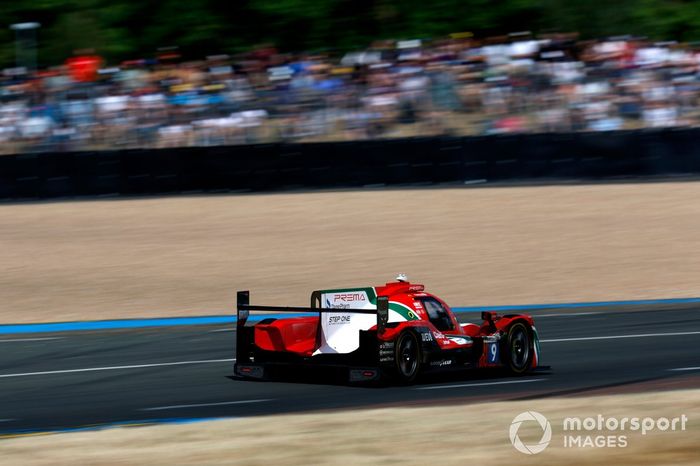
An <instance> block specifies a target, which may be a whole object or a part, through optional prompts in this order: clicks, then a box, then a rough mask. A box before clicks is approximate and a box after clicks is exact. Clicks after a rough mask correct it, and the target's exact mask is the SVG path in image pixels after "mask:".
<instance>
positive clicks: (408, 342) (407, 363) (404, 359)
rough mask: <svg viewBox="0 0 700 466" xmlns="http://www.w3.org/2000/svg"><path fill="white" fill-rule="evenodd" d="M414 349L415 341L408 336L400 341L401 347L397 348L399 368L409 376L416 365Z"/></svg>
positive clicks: (415, 348)
mask: <svg viewBox="0 0 700 466" xmlns="http://www.w3.org/2000/svg"><path fill="white" fill-rule="evenodd" d="M416 350H417V346H416V341H415V340H414V339H413V338H411V337H410V336H409V337H406V338H404V339H403V340H402V341H401V348H400V349H399V369H400V370H401V373H402V374H403V375H404V376H408V377H410V376H411V375H413V373H414V372H415V371H416V368H417V367H418V358H417V355H416V353H417V351H416Z"/></svg>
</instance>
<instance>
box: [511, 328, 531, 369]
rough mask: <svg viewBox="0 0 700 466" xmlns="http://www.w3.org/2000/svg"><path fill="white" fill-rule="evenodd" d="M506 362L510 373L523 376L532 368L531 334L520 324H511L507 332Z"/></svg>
mask: <svg viewBox="0 0 700 466" xmlns="http://www.w3.org/2000/svg"><path fill="white" fill-rule="evenodd" d="M506 344H507V348H506V349H507V353H506V354H507V357H508V359H507V361H505V362H506V364H507V366H508V368H509V369H510V370H511V372H513V373H515V374H523V373H525V372H527V370H528V369H530V367H531V366H532V355H533V345H532V333H531V332H530V329H529V328H528V326H527V325H525V324H524V323H522V322H517V323H515V324H513V325H512V326H511V327H510V329H509V330H508V338H507V339H506Z"/></svg>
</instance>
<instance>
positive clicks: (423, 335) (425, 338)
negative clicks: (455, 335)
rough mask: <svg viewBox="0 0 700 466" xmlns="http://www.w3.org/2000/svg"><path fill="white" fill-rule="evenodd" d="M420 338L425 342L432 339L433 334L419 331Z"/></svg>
mask: <svg viewBox="0 0 700 466" xmlns="http://www.w3.org/2000/svg"><path fill="white" fill-rule="evenodd" d="M421 338H422V339H423V341H426V342H428V341H433V335H431V333H430V332H425V333H421Z"/></svg>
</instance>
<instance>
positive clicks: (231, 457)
mask: <svg viewBox="0 0 700 466" xmlns="http://www.w3.org/2000/svg"><path fill="white" fill-rule="evenodd" d="M530 410H534V411H538V412H540V413H542V414H543V415H545V416H546V417H547V418H548V420H549V421H550V423H551V426H552V441H551V443H550V445H549V447H548V448H547V449H545V450H544V451H543V452H541V453H539V454H537V455H532V456H528V455H525V454H522V453H519V452H517V451H516V450H515V449H514V448H513V447H512V446H511V443H510V440H509V436H508V430H509V427H510V424H511V422H512V420H513V418H514V417H515V416H516V415H517V414H519V413H521V412H523V411H530ZM598 414H603V415H604V416H605V418H609V417H618V418H621V417H625V416H628V417H635V416H636V417H640V418H644V417H652V418H659V417H666V418H673V417H677V416H681V415H682V414H685V415H686V416H687V417H688V419H689V420H688V422H687V424H686V430H685V431H681V430H676V431H671V430H667V431H665V432H663V431H659V430H655V431H652V432H650V433H649V432H648V433H646V435H642V434H641V433H640V432H635V431H628V432H624V435H626V436H627V439H626V442H627V446H626V447H624V448H620V447H615V448H612V447H603V448H596V447H586V448H565V447H564V434H565V432H564V431H563V427H562V424H563V419H564V418H566V417H580V418H582V419H583V418H586V417H596V416H597V415H598ZM677 429H680V424H677ZM518 434H519V435H520V436H521V439H522V440H523V441H524V442H526V443H532V442H537V441H538V440H539V438H540V437H541V436H542V431H541V430H536V429H529V428H527V425H526V424H523V428H521V431H519V432H518ZM599 434H601V435H622V434H623V432H620V431H616V432H607V431H602V432H598V431H595V432H593V431H591V432H583V433H582V435H584V436H585V435H593V436H597V435H599ZM576 435H578V433H577V434H576ZM698 444H700V390H684V391H677V392H662V393H654V394H633V395H614V396H600V397H582V398H553V399H552V398H550V399H545V400H531V401H517V402H496V403H483V404H470V405H456V406H445V407H420V408H416V407H414V408H385V409H363V410H355V411H345V412H341V413H322V414H300V415H288V416H268V417H257V418H249V419H235V420H224V421H212V422H206V423H195V424H187V425H175V426H172V425H171V426H155V427H138V428H118V429H109V430H106V431H98V432H78V433H68V434H56V435H49V436H40V437H31V438H18V439H10V440H2V441H0V455H1V456H0V458H2V463H3V464H8V465H10V464H17V465H23V466H53V465H77V464H80V465H90V466H108V465H109V466H111V465H154V466H155V465H219V464H222V465H223V464H226V465H260V466H268V465H275V466H287V465H321V464H329V465H338V466H341V465H342V466H346V465H391V464H401V465H412V464H416V465H418V464H421V465H423V464H440V465H446V466H448V465H468V464H489V465H512V464H518V465H525V466H527V465H541V466H547V465H561V464H567V465H591V466H600V465H601V464H603V463H605V464H610V465H616V466H647V465H669V466H670V465H697V464H700V450H698Z"/></svg>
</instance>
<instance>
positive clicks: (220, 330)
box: [209, 328, 236, 333]
mask: <svg viewBox="0 0 700 466" xmlns="http://www.w3.org/2000/svg"><path fill="white" fill-rule="evenodd" d="M235 331H236V329H235V328H217V329H216V330H209V333H216V332H235Z"/></svg>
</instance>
